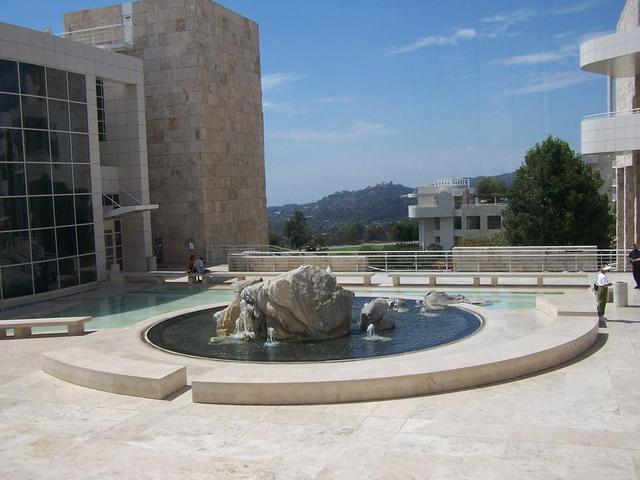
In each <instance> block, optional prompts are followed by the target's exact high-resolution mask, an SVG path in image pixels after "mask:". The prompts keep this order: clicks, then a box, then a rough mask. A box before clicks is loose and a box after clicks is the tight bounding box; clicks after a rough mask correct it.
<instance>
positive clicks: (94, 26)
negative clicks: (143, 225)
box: [64, 0, 268, 264]
mask: <svg viewBox="0 0 640 480" xmlns="http://www.w3.org/2000/svg"><path fill="white" fill-rule="evenodd" d="M64 23H65V36H67V37H69V38H72V39H74V40H76V41H78V42H83V43H89V44H93V45H98V46H100V47H102V48H106V49H111V50H114V51H118V52H121V53H123V54H126V55H129V56H132V57H136V58H138V59H141V60H142V62H143V65H144V90H145V105H146V127H147V145H148V161H149V189H150V198H151V202H152V203H156V204H159V205H160V208H159V209H158V210H155V211H154V212H152V216H151V224H152V228H153V235H154V241H156V242H161V243H162V245H163V257H164V260H165V261H168V262H178V263H179V264H184V263H186V258H187V256H188V255H189V253H191V251H192V250H191V248H193V253H196V254H202V255H204V253H205V251H206V248H207V247H214V246H221V245H266V244H268V225H267V210H266V187H265V170H264V133H263V118H262V90H261V83H260V82H261V73H260V49H259V32H258V25H257V24H256V23H255V22H252V21H251V20H248V19H247V18H244V17H242V16H240V15H238V14H236V13H234V12H232V11H230V10H228V9H226V8H224V7H221V6H220V5H217V4H215V3H213V2H211V1H210V0H174V1H171V2H167V1H164V0H140V1H136V2H132V3H123V4H119V5H113V6H109V7H104V8H96V9H92V10H82V11H78V12H70V13H67V14H65V16H64ZM108 114H109V109H107V115H108ZM108 127H109V126H108V125H107V128H108Z"/></svg>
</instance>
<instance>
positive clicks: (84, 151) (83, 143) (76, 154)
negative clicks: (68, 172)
mask: <svg viewBox="0 0 640 480" xmlns="http://www.w3.org/2000/svg"><path fill="white" fill-rule="evenodd" d="M71 147H72V150H73V162H74V163H89V136H88V135H79V134H77V133H72V134H71Z"/></svg>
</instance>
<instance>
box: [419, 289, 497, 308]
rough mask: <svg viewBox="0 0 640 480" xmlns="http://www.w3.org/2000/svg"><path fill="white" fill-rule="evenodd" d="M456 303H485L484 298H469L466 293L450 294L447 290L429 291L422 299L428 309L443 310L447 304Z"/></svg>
mask: <svg viewBox="0 0 640 480" xmlns="http://www.w3.org/2000/svg"><path fill="white" fill-rule="evenodd" d="M454 303H471V304H473V305H485V304H486V303H487V302H486V301H484V300H482V299H469V298H467V297H465V296H464V295H449V294H448V293H445V292H427V294H426V295H425V296H424V298H423V299H422V305H423V307H424V308H425V309H427V310H442V309H443V308H445V307H446V306H447V305H452V304H454Z"/></svg>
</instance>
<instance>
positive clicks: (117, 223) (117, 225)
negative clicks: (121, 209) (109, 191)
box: [113, 196, 122, 233]
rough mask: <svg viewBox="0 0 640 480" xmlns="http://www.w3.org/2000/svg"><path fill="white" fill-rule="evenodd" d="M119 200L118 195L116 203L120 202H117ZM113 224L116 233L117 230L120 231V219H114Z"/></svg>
mask: <svg viewBox="0 0 640 480" xmlns="http://www.w3.org/2000/svg"><path fill="white" fill-rule="evenodd" d="M119 200H120V198H119V196H118V200H117V201H118V203H120V202H119ZM113 226H114V227H115V228H116V232H118V233H119V232H122V225H121V224H120V220H115V221H114V222H113Z"/></svg>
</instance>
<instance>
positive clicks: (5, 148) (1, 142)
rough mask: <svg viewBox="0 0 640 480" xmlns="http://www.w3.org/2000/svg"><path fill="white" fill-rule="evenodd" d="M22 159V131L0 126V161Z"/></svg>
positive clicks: (18, 160)
mask: <svg viewBox="0 0 640 480" xmlns="http://www.w3.org/2000/svg"><path fill="white" fill-rule="evenodd" d="M0 115H1V114H0ZM22 161H24V155H23V154H22V131H20V130H10V129H8V128H0V162H22Z"/></svg>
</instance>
